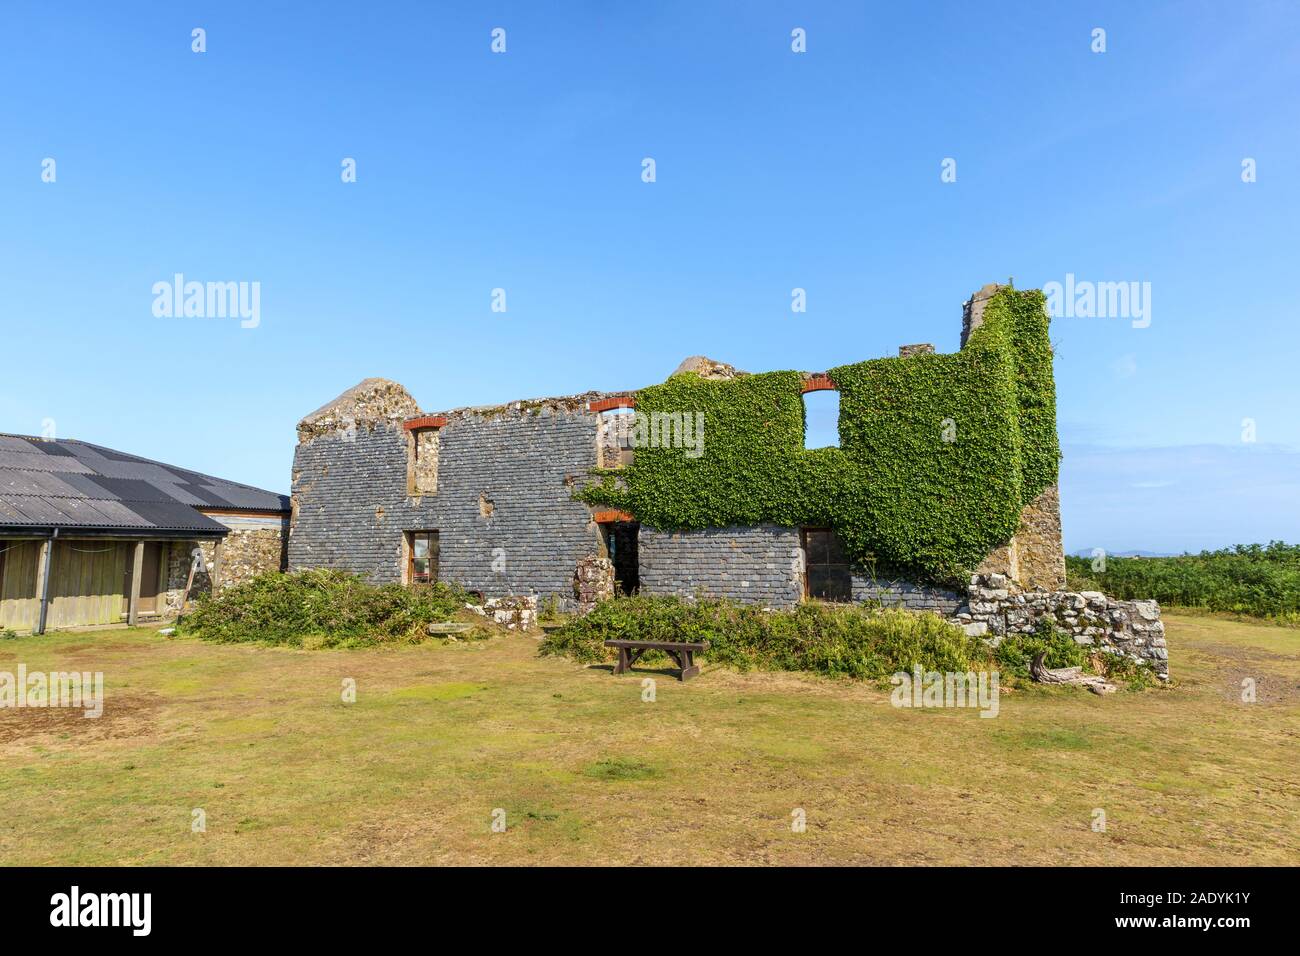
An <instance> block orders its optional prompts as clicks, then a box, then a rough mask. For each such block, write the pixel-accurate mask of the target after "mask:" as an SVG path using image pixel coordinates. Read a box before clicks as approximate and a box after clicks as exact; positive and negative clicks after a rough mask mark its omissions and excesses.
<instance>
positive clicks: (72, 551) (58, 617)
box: [45, 540, 132, 629]
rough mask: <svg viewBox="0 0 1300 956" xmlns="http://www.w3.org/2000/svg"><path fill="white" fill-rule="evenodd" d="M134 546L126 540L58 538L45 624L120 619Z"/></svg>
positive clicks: (124, 609)
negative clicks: (67, 539) (73, 539)
mask: <svg viewBox="0 0 1300 956" xmlns="http://www.w3.org/2000/svg"><path fill="white" fill-rule="evenodd" d="M131 548H132V545H131V543H130V542H127V541H102V540H100V541H94V540H91V541H57V542H56V543H55V547H54V565H53V567H52V568H51V569H50V611H49V614H48V616H47V617H46V622H45V626H46V628H47V629H49V628H56V627H74V626H76V625H79V624H117V623H118V622H119V621H121V620H122V615H123V614H124V613H125V612H126V605H127V597H126V586H127V581H128V577H129V569H130V567H131Z"/></svg>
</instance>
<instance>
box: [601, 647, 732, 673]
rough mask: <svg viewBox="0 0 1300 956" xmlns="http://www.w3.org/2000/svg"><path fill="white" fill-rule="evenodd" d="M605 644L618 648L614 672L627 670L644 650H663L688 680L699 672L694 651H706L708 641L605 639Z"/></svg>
mask: <svg viewBox="0 0 1300 956" xmlns="http://www.w3.org/2000/svg"><path fill="white" fill-rule="evenodd" d="M605 646H606V647H617V648H618V664H617V665H615V667H614V673H615V674H622V673H624V672H626V671H627V670H629V669H630V668H631V667H632V665H633V664H635V663H636V662H637V661H638V660H639V659H640V657H641V655H642V654H644V653H645V652H646V651H663V652H664V653H665V654H667V655H668V656H669V657H671V658H672V659H673V660H675V661H676V662H677V666H678V667H679V668H681V672H682V676H681V679H682V680H683V681H688V680H690V679H691V678H692V677H696V676H698V675H699V673H700V669H699V667H698V666H696V664H695V652H696V651H707V650H708V649H709V642H708V641H700V642H699V643H697V644H692V643H687V642H685V641H606V642H605Z"/></svg>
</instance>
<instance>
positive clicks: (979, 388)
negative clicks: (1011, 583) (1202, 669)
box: [575, 288, 1060, 584]
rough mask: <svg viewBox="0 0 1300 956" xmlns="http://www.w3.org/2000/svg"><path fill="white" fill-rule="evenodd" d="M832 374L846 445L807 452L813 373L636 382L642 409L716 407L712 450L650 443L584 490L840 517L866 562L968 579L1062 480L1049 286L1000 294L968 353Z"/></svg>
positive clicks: (702, 517) (607, 501)
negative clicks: (805, 389)
mask: <svg viewBox="0 0 1300 956" xmlns="http://www.w3.org/2000/svg"><path fill="white" fill-rule="evenodd" d="M830 375H831V377H832V379H833V380H834V382H835V385H836V387H837V388H838V390H839V393H840V422H839V431H840V447H838V448H822V449H816V450H805V449H804V447H803V440H804V406H803V400H802V379H801V377H800V375H799V373H798V372H788V371H787V372H767V373H763V374H760V375H749V376H743V377H740V378H737V379H733V380H729V381H711V380H706V379H701V378H700V377H699V376H697V375H693V374H690V373H683V374H679V375H674V376H672V377H671V378H670V379H668V381H667V382H664V383H663V384H660V385H654V386H651V387H649V388H645V389H641V390H640V391H639V392H637V396H636V397H637V412H638V413H639V414H643V415H646V416H650V417H651V418H653V416H655V415H656V414H658V415H660V416H663V415H665V414H667V415H673V414H674V413H687V414H692V413H695V412H703V413H704V415H705V420H704V437H705V441H704V451H703V454H702V455H700V456H698V457H695V458H692V457H690V456H689V455H687V454H685V453H684V452H683V449H681V448H676V447H669V444H670V443H660V444H655V445H651V446H649V447H638V448H637V450H636V456H635V459H634V460H633V462H632V463H631V464H630V465H629V466H628V467H626V468H624V469H619V470H617V471H604V470H600V469H597V470H596V471H595V472H594V473H593V474H594V477H595V478H596V479H597V480H596V481H595V482H593V483H591V484H588V485H586V486H585V487H583V488H580V489H577V490H576V491H575V496H576V497H577V498H579V499H580V500H583V501H586V502H588V503H589V504H598V505H603V506H607V507H613V508H621V509H624V510H627V511H630V512H631V513H633V514H634V515H636V517H637V519H638V520H639V521H641V522H642V523H643V524H645V525H648V526H650V527H654V528H661V529H669V530H691V529H701V528H711V527H726V526H729V525H752V524H760V523H765V522H771V523H774V524H779V525H787V526H797V525H830V526H832V527H834V528H835V530H836V532H837V534H838V536H839V538H840V540H841V542H842V544H843V546H844V549H845V551H846V553H847V554H848V556H849V558H850V560H851V561H852V562H853V563H854V564H855V565H857V566H859V567H862V568H867V567H871V566H874V567H875V568H876V569H877V570H879V571H881V572H887V573H891V574H894V573H897V574H901V575H903V576H906V577H909V578H913V579H916V580H928V581H933V582H937V583H944V584H953V583H964V582H965V580H966V579H967V575H968V573H969V571H970V569H971V568H973V567H974V566H976V565H977V564H978V563H979V562H980V561H981V560H983V559H984V557H985V556H986V555H987V554H988V553H989V552H990V551H992V550H993V549H994V548H996V547H998V546H999V545H1001V544H1004V543H1005V542H1006V541H1007V539H1008V538H1010V537H1011V535H1012V534H1013V533H1014V532H1015V530H1016V527H1017V524H1018V521H1019V516H1020V511H1021V508H1022V507H1023V506H1024V505H1026V504H1028V503H1029V502H1031V501H1032V500H1033V499H1034V498H1035V497H1037V495H1038V494H1039V493H1040V492H1041V491H1042V490H1043V489H1044V488H1046V487H1047V486H1048V485H1050V484H1052V483H1053V482H1054V481H1056V475H1057V464H1058V459H1059V457H1060V451H1059V448H1058V445H1057V439H1056V398H1055V385H1054V383H1053V379H1052V351H1051V344H1050V342H1049V339H1048V316H1047V312H1046V308H1045V305H1044V299H1043V295H1042V293H1041V292H1039V291H1030V292H1017V291H1015V290H1014V289H1009V288H1007V289H1002V290H1000V291H999V292H997V293H996V294H995V295H994V296H993V297H992V298H991V299H989V301H988V302H987V304H986V306H985V311H984V323H983V325H981V326H980V327H979V328H978V329H976V330H975V331H974V332H973V333H972V334H971V335H970V337H969V338H968V340H967V342H966V346H965V347H964V348H963V349H962V350H961V351H960V352H958V353H955V354H952V355H933V354H919V355H913V356H909V357H906V358H888V359H875V360H872V361H868V362H861V363H858V364H856V365H845V366H841V367H839V368H834V369H831V370H830ZM947 439H951V440H947Z"/></svg>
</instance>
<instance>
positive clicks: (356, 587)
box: [177, 570, 473, 647]
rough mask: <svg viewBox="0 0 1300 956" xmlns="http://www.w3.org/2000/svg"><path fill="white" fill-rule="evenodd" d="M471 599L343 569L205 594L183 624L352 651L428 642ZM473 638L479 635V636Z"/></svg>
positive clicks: (238, 636) (438, 587)
mask: <svg viewBox="0 0 1300 956" xmlns="http://www.w3.org/2000/svg"><path fill="white" fill-rule="evenodd" d="M467 600H468V595H467V594H466V593H465V592H464V591H463V590H461V589H460V588H458V587H455V586H453V585H448V584H441V583H439V584H433V585H428V586H418V587H404V586H403V585H400V584H382V585H374V584H369V583H367V582H366V581H365V580H363V579H362V578H360V577H357V576H356V575H352V574H345V573H344V572H342V571H329V570H313V571H298V572H295V573H293V574H278V573H273V574H263V575H260V576H258V577H256V578H253V579H252V580H251V581H248V582H246V583H244V584H239V585H236V586H234V587H231V588H227V589H226V590H224V591H222V592H221V594H220V595H219V596H217V597H212V596H208V595H204V596H203V597H201V598H200V599H199V601H198V604H197V606H196V607H195V608H194V610H193V611H192V612H191V613H189V614H186V615H185V616H184V617H183V618H182V619H181V620H180V621H179V622H178V624H177V631H178V633H180V634H185V635H191V636H195V637H199V638H202V639H203V640H208V641H219V642H252V643H259V644H282V645H287V646H290V647H302V646H304V645H306V646H310V647H351V646H362V645H369V644H383V643H411V642H415V641H420V640H423V639H424V638H425V636H426V630H425V627H426V625H428V624H430V623H432V622H434V621H446V620H450V619H451V618H452V616H453V615H455V614H456V612H457V611H460V610H462V609H463V608H464V606H465V603H466V601H467ZM470 636H473V634H472V632H471V635H470Z"/></svg>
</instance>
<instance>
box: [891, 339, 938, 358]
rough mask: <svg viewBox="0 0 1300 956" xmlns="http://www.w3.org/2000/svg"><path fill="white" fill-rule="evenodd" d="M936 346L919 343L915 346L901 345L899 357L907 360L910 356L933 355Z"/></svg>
mask: <svg viewBox="0 0 1300 956" xmlns="http://www.w3.org/2000/svg"><path fill="white" fill-rule="evenodd" d="M933 354H934V346H933V345H931V344H930V343H929V342H918V343H917V344H915V345H900V346H899V347H898V357H899V358H907V357H908V356H909V355H933Z"/></svg>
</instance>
